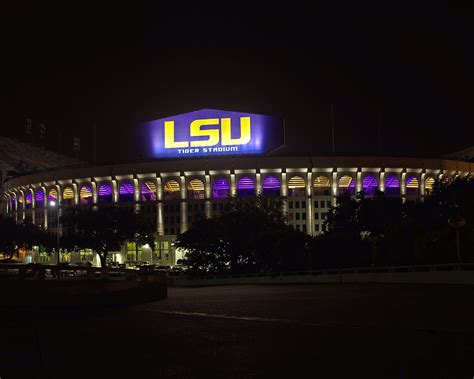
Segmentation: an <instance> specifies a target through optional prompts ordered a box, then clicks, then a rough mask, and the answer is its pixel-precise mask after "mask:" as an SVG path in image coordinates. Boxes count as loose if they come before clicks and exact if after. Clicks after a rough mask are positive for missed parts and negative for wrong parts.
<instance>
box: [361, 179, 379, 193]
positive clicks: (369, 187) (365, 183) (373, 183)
mask: <svg viewBox="0 0 474 379" xmlns="http://www.w3.org/2000/svg"><path fill="white" fill-rule="evenodd" d="M377 189H378V182H377V178H376V177H375V176H374V175H366V176H364V179H362V190H363V191H364V193H365V194H366V195H368V196H371V195H373V194H375V192H377Z"/></svg>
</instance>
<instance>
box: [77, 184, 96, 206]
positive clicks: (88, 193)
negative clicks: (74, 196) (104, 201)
mask: <svg viewBox="0 0 474 379" xmlns="http://www.w3.org/2000/svg"><path fill="white" fill-rule="evenodd" d="M79 199H80V201H81V205H89V204H92V202H93V200H94V199H93V196H92V188H91V186H89V185H85V186H84V187H82V188H81V190H80V191H79Z"/></svg>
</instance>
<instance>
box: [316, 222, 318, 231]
mask: <svg viewBox="0 0 474 379" xmlns="http://www.w3.org/2000/svg"><path fill="white" fill-rule="evenodd" d="M316 231H317V232H319V224H316Z"/></svg>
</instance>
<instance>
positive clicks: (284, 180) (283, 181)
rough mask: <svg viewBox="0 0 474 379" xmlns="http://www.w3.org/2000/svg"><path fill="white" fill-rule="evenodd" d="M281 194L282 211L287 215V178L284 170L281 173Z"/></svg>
mask: <svg viewBox="0 0 474 379" xmlns="http://www.w3.org/2000/svg"><path fill="white" fill-rule="evenodd" d="M281 196H282V198H283V213H284V214H285V215H288V178H287V174H286V172H282V173H281Z"/></svg>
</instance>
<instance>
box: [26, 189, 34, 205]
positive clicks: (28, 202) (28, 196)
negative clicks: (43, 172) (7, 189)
mask: <svg viewBox="0 0 474 379" xmlns="http://www.w3.org/2000/svg"><path fill="white" fill-rule="evenodd" d="M25 201H26V204H31V203H32V201H33V195H32V194H31V192H28V193H27V194H26V197H25Z"/></svg>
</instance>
